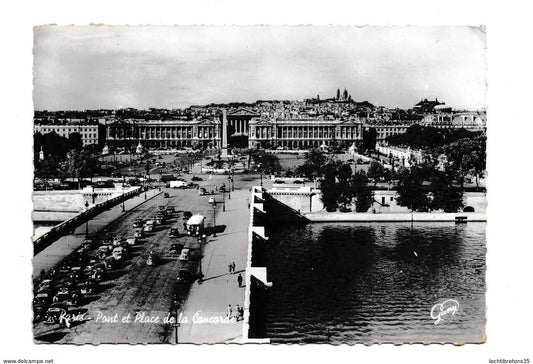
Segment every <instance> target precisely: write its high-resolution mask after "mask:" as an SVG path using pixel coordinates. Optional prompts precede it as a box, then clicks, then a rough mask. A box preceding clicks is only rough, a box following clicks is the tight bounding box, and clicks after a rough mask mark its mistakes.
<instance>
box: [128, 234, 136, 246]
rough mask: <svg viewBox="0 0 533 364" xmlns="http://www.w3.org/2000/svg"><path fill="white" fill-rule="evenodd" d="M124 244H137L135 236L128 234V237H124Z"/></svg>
mask: <svg viewBox="0 0 533 364" xmlns="http://www.w3.org/2000/svg"><path fill="white" fill-rule="evenodd" d="M126 244H128V245H135V244H137V238H136V237H135V236H130V237H128V238H126Z"/></svg>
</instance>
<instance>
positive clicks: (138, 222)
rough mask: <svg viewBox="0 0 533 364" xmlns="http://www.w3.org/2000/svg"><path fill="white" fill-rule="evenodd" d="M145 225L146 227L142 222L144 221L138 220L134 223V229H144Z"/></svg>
mask: <svg viewBox="0 0 533 364" xmlns="http://www.w3.org/2000/svg"><path fill="white" fill-rule="evenodd" d="M143 225H144V220H142V219H137V220H135V221H134V222H133V227H134V228H141V227H143Z"/></svg>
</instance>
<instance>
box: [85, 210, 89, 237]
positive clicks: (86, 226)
mask: <svg viewBox="0 0 533 364" xmlns="http://www.w3.org/2000/svg"><path fill="white" fill-rule="evenodd" d="M88 210H89V201H85V211H88ZM86 218H87V220H85V237H86V238H87V237H88V236H89V218H88V217H86Z"/></svg>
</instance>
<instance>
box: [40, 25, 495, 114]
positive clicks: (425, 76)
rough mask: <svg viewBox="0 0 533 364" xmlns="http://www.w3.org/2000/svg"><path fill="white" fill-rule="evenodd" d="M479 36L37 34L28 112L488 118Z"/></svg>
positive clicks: (478, 32) (428, 30)
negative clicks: (238, 107)
mask: <svg viewBox="0 0 533 364" xmlns="http://www.w3.org/2000/svg"><path fill="white" fill-rule="evenodd" d="M485 77H486V45H485V33H484V31H483V30H482V29H481V28H475V27H361V28H357V27H314V26H313V27H311V26H299V27H297V26H291V27H289V26H247V27H235V26H179V27H178V26H158V27H153V26H71V27H57V26H43V27H36V28H35V30H34V91H33V96H34V106H35V109H36V110H51V111H52V110H89V109H120V108H128V107H131V108H137V109H147V108H151V107H153V108H166V109H177V108H185V107H188V106H191V105H207V104H211V103H229V102H255V101H257V100H303V99H306V98H312V97H316V96H317V95H320V97H321V98H331V97H334V96H335V93H336V90H337V88H340V89H341V90H342V89H344V88H346V89H348V91H349V92H350V93H351V95H352V97H353V99H354V100H355V101H369V102H371V103H372V104H374V105H376V106H385V107H389V108H396V107H399V108H410V107H412V106H413V105H414V104H416V103H417V102H418V101H420V100H421V99H424V98H427V99H435V98H438V99H439V100H440V101H444V102H445V103H446V104H447V105H449V106H452V107H454V108H458V109H470V110H477V109H483V108H485V107H486V78H485Z"/></svg>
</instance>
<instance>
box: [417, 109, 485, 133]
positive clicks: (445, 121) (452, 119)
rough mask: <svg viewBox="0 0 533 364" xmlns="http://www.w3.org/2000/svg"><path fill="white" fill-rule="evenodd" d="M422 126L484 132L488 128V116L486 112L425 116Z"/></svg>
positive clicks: (440, 113)
mask: <svg viewBox="0 0 533 364" xmlns="http://www.w3.org/2000/svg"><path fill="white" fill-rule="evenodd" d="M422 124H423V125H425V126H431V127H434V128H448V129H454V128H455V129H459V128H463V129H466V130H469V131H484V130H486V128H487V115H486V113H484V112H467V111H464V112H451V111H450V112H437V113H435V114H428V115H425V116H424V119H423V120H422Z"/></svg>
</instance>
